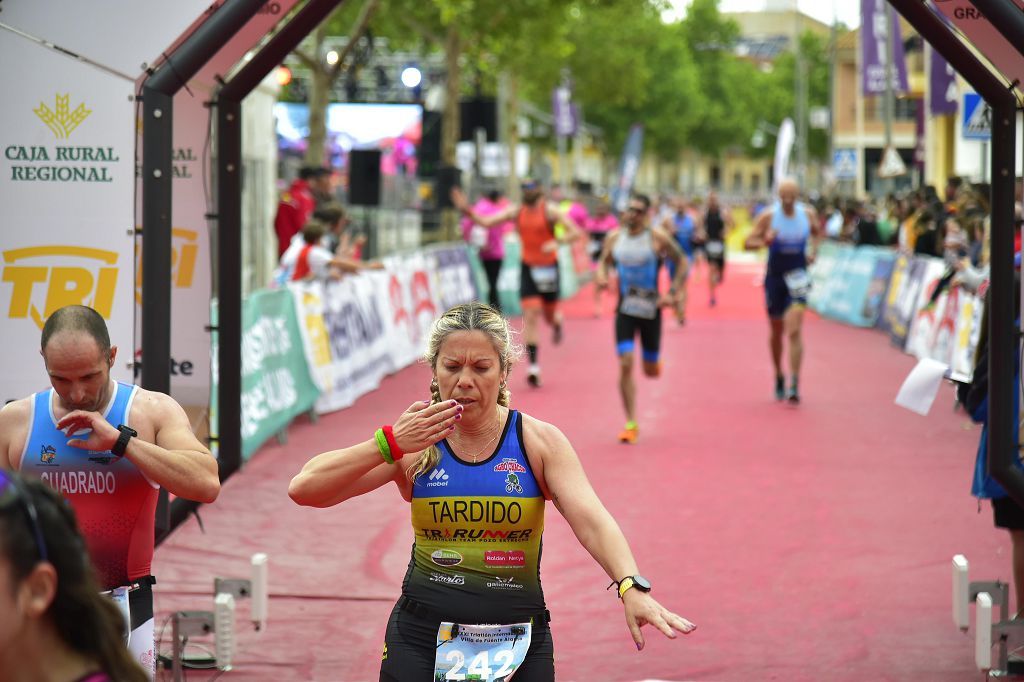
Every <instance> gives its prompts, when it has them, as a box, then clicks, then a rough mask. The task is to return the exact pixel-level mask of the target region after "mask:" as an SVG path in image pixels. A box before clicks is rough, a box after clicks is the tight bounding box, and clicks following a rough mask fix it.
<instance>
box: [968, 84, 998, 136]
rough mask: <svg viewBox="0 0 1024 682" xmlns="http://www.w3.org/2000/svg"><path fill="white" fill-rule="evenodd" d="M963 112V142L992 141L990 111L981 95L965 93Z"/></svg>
mask: <svg viewBox="0 0 1024 682" xmlns="http://www.w3.org/2000/svg"><path fill="white" fill-rule="evenodd" d="M963 112H964V123H963V130H962V136H963V138H964V139H965V140H990V139H992V110H991V109H990V108H989V106H988V104H986V103H985V100H983V99H982V98H981V95H979V94H978V93H976V92H965V93H964V108H963Z"/></svg>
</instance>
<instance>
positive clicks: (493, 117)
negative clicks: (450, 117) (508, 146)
mask: <svg viewBox="0 0 1024 682" xmlns="http://www.w3.org/2000/svg"><path fill="white" fill-rule="evenodd" d="M459 113H460V118H461V119H462V121H461V126H460V132H459V139H460V140H463V141H466V140H468V141H470V142H472V141H474V140H475V139H476V138H475V135H476V133H475V131H476V129H477V128H483V129H484V130H486V131H487V141H488V142H497V141H498V105H497V103H496V102H495V101H494V98H493V97H474V98H473V99H466V100H462V101H461V102H459Z"/></svg>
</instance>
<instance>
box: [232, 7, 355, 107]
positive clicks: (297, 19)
mask: <svg viewBox="0 0 1024 682" xmlns="http://www.w3.org/2000/svg"><path fill="white" fill-rule="evenodd" d="M342 2H343V0H309V2H307V3H306V6H305V7H303V8H302V9H301V10H299V11H298V12H296V13H295V16H294V17H292V20H291V21H289V22H288V24H287V25H285V26H284V27H282V28H281V30H280V31H278V32H277V33H275V34H274V37H272V38H271V39H270V40H268V41H267V44H266V45H264V46H263V48H262V49H261V50H260V51H259V52H257V53H256V54H255V55H253V57H252V59H250V60H249V61H248V62H247V63H246V65H245V66H243V67H242V69H241V70H240V71H239V72H238V73H237V74H235V76H234V77H233V78H232V79H231V80H230V81H228V82H227V83H225V84H224V86H223V87H222V88H221V89H220V92H219V93H218V95H217V96H218V98H221V97H224V98H227V99H234V100H238V101H242V99H244V98H245V96H246V95H248V94H249V93H250V92H252V91H253V90H254V89H255V88H256V86H257V85H259V84H260V83H261V82H262V81H263V79H264V78H266V76H267V74H268V73H270V72H271V71H272V70H273V69H275V68H276V67H277V65H278V64H280V63H281V61H282V60H283V59H284V58H285V57H286V56H287V55H288V53H289V52H291V51H292V50H294V49H295V48H296V47H297V46H298V44H299V43H300V42H302V39H303V38H305V37H306V36H307V35H309V33H310V32H311V31H312V30H313V29H314V28H316V27H317V26H318V25H319V24H320V22H321V21H323V20H324V19H325V18H326V17H327V15H328V14H330V13H331V11H332V10H333V9H334V8H335V7H337V6H338V5H340V4H342Z"/></svg>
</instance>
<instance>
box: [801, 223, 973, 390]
mask: <svg viewBox="0 0 1024 682" xmlns="http://www.w3.org/2000/svg"><path fill="white" fill-rule="evenodd" d="M948 277H949V272H948V271H947V267H946V265H945V262H944V261H943V260H941V259H939V258H932V257H928V256H907V255H905V254H897V253H895V252H893V251H891V250H888V249H884V248H880V247H871V246H863V247H853V246H848V245H841V244H830V243H826V244H823V245H822V247H821V249H820V250H819V252H818V259H817V261H815V264H814V266H813V267H812V269H811V280H812V282H813V289H812V292H811V296H810V299H809V303H810V306H811V308H813V309H814V310H815V311H816V312H818V313H819V314H821V315H822V316H824V317H830V318H832V319H835V320H839V321H842V322H846V323H848V324H852V325H856V326H861V327H870V326H877V327H878V328H879V329H880V330H882V331H883V332H885V333H886V334H888V335H889V337H890V339H891V340H892V342H893V343H894V344H895V345H897V346H899V347H900V348H901V349H903V350H904V351H906V352H907V353H909V354H911V355H913V356H914V357H916V358H918V359H924V358H928V359H930V360H935V361H937V362H940V363H942V364H943V365H946V366H947V367H948V368H949V373H950V376H951V377H952V378H954V379H956V380H957V381H963V382H969V381H970V379H971V376H972V374H973V368H974V351H975V348H977V345H978V336H979V334H980V332H981V310H982V301H981V300H979V299H978V298H977V297H976V296H975V295H973V294H972V293H970V292H968V291H966V290H964V289H962V288H960V287H958V286H948ZM940 288H941V290H940V293H939V294H938V295H937V296H935V292H936V290H937V289H940ZM933 299H934V301H933Z"/></svg>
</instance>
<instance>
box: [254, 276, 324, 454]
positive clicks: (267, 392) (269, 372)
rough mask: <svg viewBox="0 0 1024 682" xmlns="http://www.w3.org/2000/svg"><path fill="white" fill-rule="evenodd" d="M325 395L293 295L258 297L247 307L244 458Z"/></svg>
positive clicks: (263, 293)
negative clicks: (319, 386) (309, 361)
mask: <svg viewBox="0 0 1024 682" xmlns="http://www.w3.org/2000/svg"><path fill="white" fill-rule="evenodd" d="M319 395H320V391H319V390H318V389H317V387H316V384H314V383H313V379H312V377H311V376H310V372H309V366H308V365H307V363H306V354H305V351H304V349H303V347H302V336H301V334H300V331H299V323H298V317H297V316H296V314H295V299H294V297H293V296H292V292H291V291H289V290H288V289H275V290H272V291H258V292H256V293H254V294H252V295H251V296H250V297H249V298H247V299H246V300H245V301H244V302H243V303H242V458H243V459H246V460H248V459H249V457H251V456H252V453H253V452H255V451H256V449H257V448H259V447H260V446H261V445H262V444H263V443H264V442H266V440H267V439H268V438H270V437H271V436H272V435H274V434H275V433H277V432H278V431H280V430H282V429H284V428H285V427H286V426H288V424H289V422H291V420H292V419H294V418H295V417H296V416H297V415H300V414H302V413H303V412H308V411H309V410H310V409H312V408H313V404H314V403H315V402H316V399H317V397H318V396H319Z"/></svg>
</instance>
